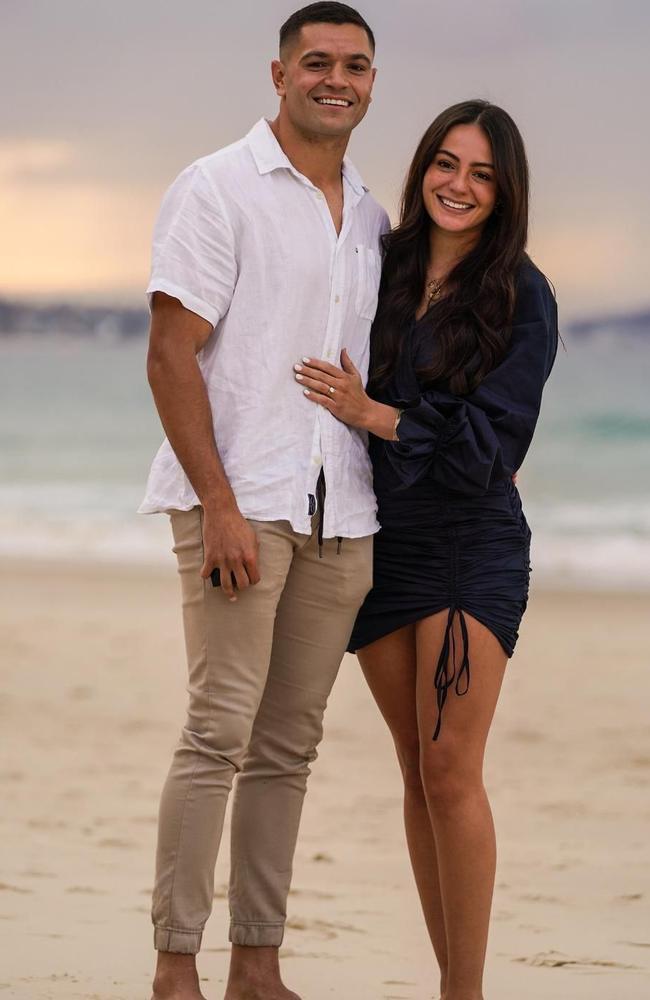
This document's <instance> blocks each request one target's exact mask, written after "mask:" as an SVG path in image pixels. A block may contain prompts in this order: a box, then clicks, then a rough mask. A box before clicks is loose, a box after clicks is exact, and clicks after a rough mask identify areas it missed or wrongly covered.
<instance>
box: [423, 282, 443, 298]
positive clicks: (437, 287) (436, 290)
mask: <svg viewBox="0 0 650 1000" xmlns="http://www.w3.org/2000/svg"><path fill="white" fill-rule="evenodd" d="M442 285H443V282H442V281H438V280H437V279H436V278H432V279H431V281H429V282H428V284H427V297H428V301H429V304H431V302H437V301H438V299H439V298H440V294H441V292H442Z"/></svg>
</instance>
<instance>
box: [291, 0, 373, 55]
mask: <svg viewBox="0 0 650 1000" xmlns="http://www.w3.org/2000/svg"><path fill="white" fill-rule="evenodd" d="M323 23H324V24H357V25H358V26H359V27H360V28H363V30H364V31H365V32H366V34H367V36H368V40H369V41H370V45H371V47H372V51H373V52H374V51H375V36H374V35H373V33H372V28H371V27H370V25H369V24H368V23H367V22H366V21H365V20H364V19H363V18H362V16H361V14H360V13H359V11H358V10H355V9H354V7H348V5H347V4H345V3H310V4H309V5H308V6H307V7H302V8H301V9H300V10H297V11H296V12H295V13H294V14H292V15H291V17H289V18H287V20H286V21H285V22H284V24H283V25H282V27H281V28H280V51H282V49H283V48H284V46H285V45H286V44H287V42H288V41H292V40H293V39H294V38H296V37H297V36H298V35H299V34H300V30H301V28H302V27H303V26H304V25H305V24H323Z"/></svg>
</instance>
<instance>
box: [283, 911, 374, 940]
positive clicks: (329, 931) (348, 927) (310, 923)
mask: <svg viewBox="0 0 650 1000" xmlns="http://www.w3.org/2000/svg"><path fill="white" fill-rule="evenodd" d="M287 927H289V928H291V930H294V931H307V932H310V933H312V934H316V935H317V936H318V937H320V938H323V939H324V940H326V941H331V940H333V939H334V938H337V937H338V936H339V931H347V932H349V933H353V934H365V931H363V930H361V928H360V927H354V926H353V925H352V924H342V923H330V922H329V921H327V920H306V919H304V918H303V917H290V918H289V919H288V920H287Z"/></svg>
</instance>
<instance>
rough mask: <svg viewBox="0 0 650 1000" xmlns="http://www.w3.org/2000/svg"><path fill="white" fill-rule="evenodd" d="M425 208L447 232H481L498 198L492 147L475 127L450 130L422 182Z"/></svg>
mask: <svg viewBox="0 0 650 1000" xmlns="http://www.w3.org/2000/svg"><path fill="white" fill-rule="evenodd" d="M422 196H423V198H424V206H425V208H426V210H427V212H428V213H429V216H430V218H431V221H432V222H433V224H434V225H435V226H438V227H439V228H440V229H443V230H445V231H446V232H449V233H458V234H462V235H464V236H469V235H470V234H471V233H473V232H475V233H476V235H477V236H478V234H479V233H480V231H481V230H482V228H483V226H484V225H485V223H486V221H487V219H488V218H489V217H490V215H491V214H492V212H493V211H494V205H495V202H496V196H497V185H496V175H495V170H494V166H493V162H492V147H491V145H490V141H489V139H488V137H487V136H486V134H485V132H484V131H483V129H481V128H480V127H479V126H478V125H455V126H454V127H453V128H451V129H449V131H448V132H447V134H446V136H445V137H444V139H443V140H442V144H441V147H440V149H439V150H438V152H437V153H436V155H435V157H434V158H433V162H432V163H431V166H430V167H429V169H428V170H427V172H426V174H425V175H424V179H423V181H422Z"/></svg>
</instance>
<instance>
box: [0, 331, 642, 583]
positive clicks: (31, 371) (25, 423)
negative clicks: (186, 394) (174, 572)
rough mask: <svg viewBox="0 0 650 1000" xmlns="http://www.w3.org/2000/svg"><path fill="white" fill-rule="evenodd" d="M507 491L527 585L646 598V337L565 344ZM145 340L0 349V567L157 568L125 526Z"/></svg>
mask: <svg viewBox="0 0 650 1000" xmlns="http://www.w3.org/2000/svg"><path fill="white" fill-rule="evenodd" d="M565 341H566V346H567V350H566V352H565V351H564V350H563V349H562V348H561V347H560V350H559V352H558V357H557V361H556V364H555V368H554V371H553V373H552V375H551V378H550V381H549V383H548V385H547V388H546V393H545V399H544V405H543V409H542V415H541V418H540V422H539V425H538V430H537V434H536V437H535V440H534V442H533V445H532V448H531V450H530V452H529V455H528V457H527V459H526V462H525V463H524V466H523V468H522V469H521V472H520V474H519V478H518V487H519V489H520V492H521V494H522V498H523V502H524V508H525V511H526V515H527V517H528V521H529V523H530V525H531V528H532V531H533V549H532V558H531V561H532V564H533V573H534V579H535V582H536V583H537V584H539V585H543V586H552V587H569V588H571V587H573V588H583V587H587V588H598V589H609V588H634V589H643V590H646V589H647V590H650V393H649V392H648V387H647V382H648V379H649V376H650V338H644V337H642V336H638V335H637V336H634V335H631V334H629V333H625V332H623V331H621V330H617V329H616V328H614V327H613V328H611V329H604V330H603V331H602V332H600V333H597V334H593V335H591V336H584V335H580V336H577V335H576V336H574V337H571V336H565ZM145 355H146V341H145V339H144V338H133V339H129V340H124V339H119V338H114V339H111V338H108V339H106V338H104V339H99V340H97V339H92V338H79V337H53V336H47V335H39V336H26V335H21V336H16V337H5V338H3V339H0V556H2V555H4V556H11V557H23V556H24V557H29V558H30V559H41V560H52V559H60V560H66V561H68V560H88V559H91V560H105V561H112V562H130V563H145V564H146V563H150V564H162V563H165V562H169V563H171V560H172V556H171V553H170V533H169V525H168V523H167V518H166V517H165V516H164V515H150V516H146V517H145V516H141V515H137V514H136V513H135V511H136V508H137V506H138V504H139V502H140V499H141V497H142V494H143V491H144V485H145V480H146V476H147V472H148V468H149V464H150V462H151V459H152V457H153V455H154V453H155V451H156V449H157V447H158V445H159V444H160V441H161V440H162V432H161V429H160V425H159V422H158V417H157V415H156V412H155V409H154V406H153V401H152V399H151V396H150V392H149V388H148V385H147V381H146V377H145Z"/></svg>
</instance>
